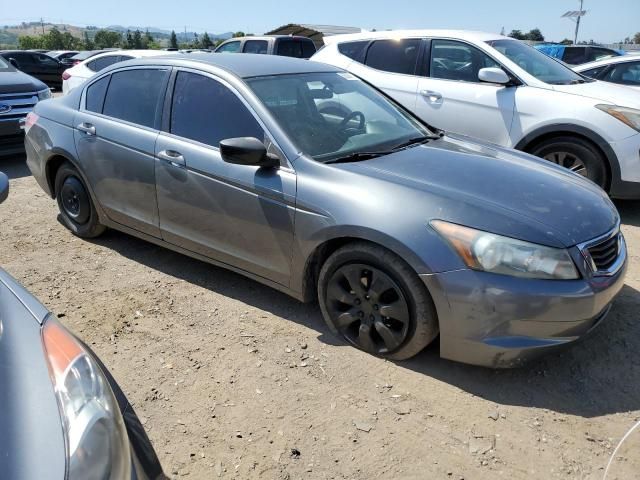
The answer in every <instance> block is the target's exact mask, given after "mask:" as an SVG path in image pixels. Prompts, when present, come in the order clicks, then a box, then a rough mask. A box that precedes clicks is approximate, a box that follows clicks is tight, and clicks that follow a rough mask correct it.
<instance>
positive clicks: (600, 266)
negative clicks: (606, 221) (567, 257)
mask: <svg viewBox="0 0 640 480" xmlns="http://www.w3.org/2000/svg"><path fill="white" fill-rule="evenodd" d="M587 251H588V252H589V256H590V257H591V260H592V261H593V266H595V270H596V271H603V270H608V269H609V268H611V266H612V265H613V264H614V263H615V261H616V260H617V258H618V254H619V253H620V234H619V233H618V234H617V235H614V236H612V237H610V238H608V239H606V240H604V241H602V242H600V243H596V244H595V245H591V246H589V247H588V248H587Z"/></svg>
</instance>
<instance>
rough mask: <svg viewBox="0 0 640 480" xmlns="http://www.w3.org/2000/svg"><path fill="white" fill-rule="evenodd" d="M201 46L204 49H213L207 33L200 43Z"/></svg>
mask: <svg viewBox="0 0 640 480" xmlns="http://www.w3.org/2000/svg"><path fill="white" fill-rule="evenodd" d="M200 44H201V45H202V48H211V47H213V42H212V41H211V39H210V38H209V34H208V33H207V32H204V34H203V35H202V40H201V41H200Z"/></svg>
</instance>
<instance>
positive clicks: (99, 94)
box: [86, 75, 110, 113]
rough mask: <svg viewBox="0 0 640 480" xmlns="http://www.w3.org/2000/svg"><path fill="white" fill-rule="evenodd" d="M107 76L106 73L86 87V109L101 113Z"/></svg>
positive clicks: (107, 83)
mask: <svg viewBox="0 0 640 480" xmlns="http://www.w3.org/2000/svg"><path fill="white" fill-rule="evenodd" d="M109 78H110V77H109V76H108V75H107V76H106V77H103V78H101V79H100V80H98V81H97V82H94V83H92V84H91V85H89V88H87V94H86V96H87V100H86V109H87V110H89V111H90V112H96V113H102V104H103V103H104V94H105V93H106V92H107V87H108V86H109Z"/></svg>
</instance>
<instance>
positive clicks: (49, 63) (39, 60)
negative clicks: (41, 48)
mask: <svg viewBox="0 0 640 480" xmlns="http://www.w3.org/2000/svg"><path fill="white" fill-rule="evenodd" d="M33 61H34V64H35V67H36V69H37V71H38V72H39V73H40V75H41V76H40V78H41V79H42V80H43V81H44V82H45V83H48V84H51V83H54V84H55V83H58V84H59V83H62V77H61V76H62V71H63V70H64V68H63V66H62V65H61V64H60V62H59V61H58V60H56V59H55V58H51V57H50V56H48V55H45V54H44V53H34V54H33Z"/></svg>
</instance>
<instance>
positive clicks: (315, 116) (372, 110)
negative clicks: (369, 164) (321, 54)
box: [246, 72, 431, 162]
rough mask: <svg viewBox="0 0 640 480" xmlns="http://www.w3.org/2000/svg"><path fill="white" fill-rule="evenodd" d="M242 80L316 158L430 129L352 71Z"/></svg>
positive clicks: (392, 142) (386, 144)
mask: <svg viewBox="0 0 640 480" xmlns="http://www.w3.org/2000/svg"><path fill="white" fill-rule="evenodd" d="M246 82H247V84H248V85H249V87H250V88H251V89H252V90H253V91H254V93H255V94H256V95H257V97H258V98H259V99H260V101H261V102H262V103H263V104H264V105H265V106H266V107H267V109H268V110H269V111H270V112H271V114H272V115H273V117H274V119H275V120H276V121H277V122H278V124H279V125H280V127H281V128H282V129H283V130H284V131H285V132H286V133H287V135H288V136H289V138H290V139H291V141H292V142H293V143H294V144H295V145H296V146H297V148H299V149H300V150H301V151H302V152H304V153H306V154H307V155H309V156H311V157H312V158H314V159H315V160H318V161H320V162H327V161H331V160H335V159H337V158H340V157H343V156H346V155H349V154H352V153H357V152H372V151H380V150H383V149H389V148H393V147H394V146H397V145H399V144H402V143H403V142H406V141H408V140H410V139H415V138H417V137H423V136H425V135H431V132H429V131H428V130H427V128H426V127H424V126H422V124H420V123H419V122H418V121H416V120H415V119H414V118H413V117H411V116H410V114H408V113H406V112H405V111H404V110H401V109H400V108H399V107H398V106H396V104H394V103H392V102H391V101H390V100H388V99H387V98H386V97H384V96H383V95H381V94H380V93H378V92H377V91H376V90H375V89H373V88H372V87H370V86H369V85H367V84H366V83H364V82H362V81H360V80H359V79H358V78H357V77H355V76H353V75H351V74H350V73H346V72H327V73H299V74H292V75H278V76H266V77H255V78H251V79H248V80H246Z"/></svg>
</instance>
